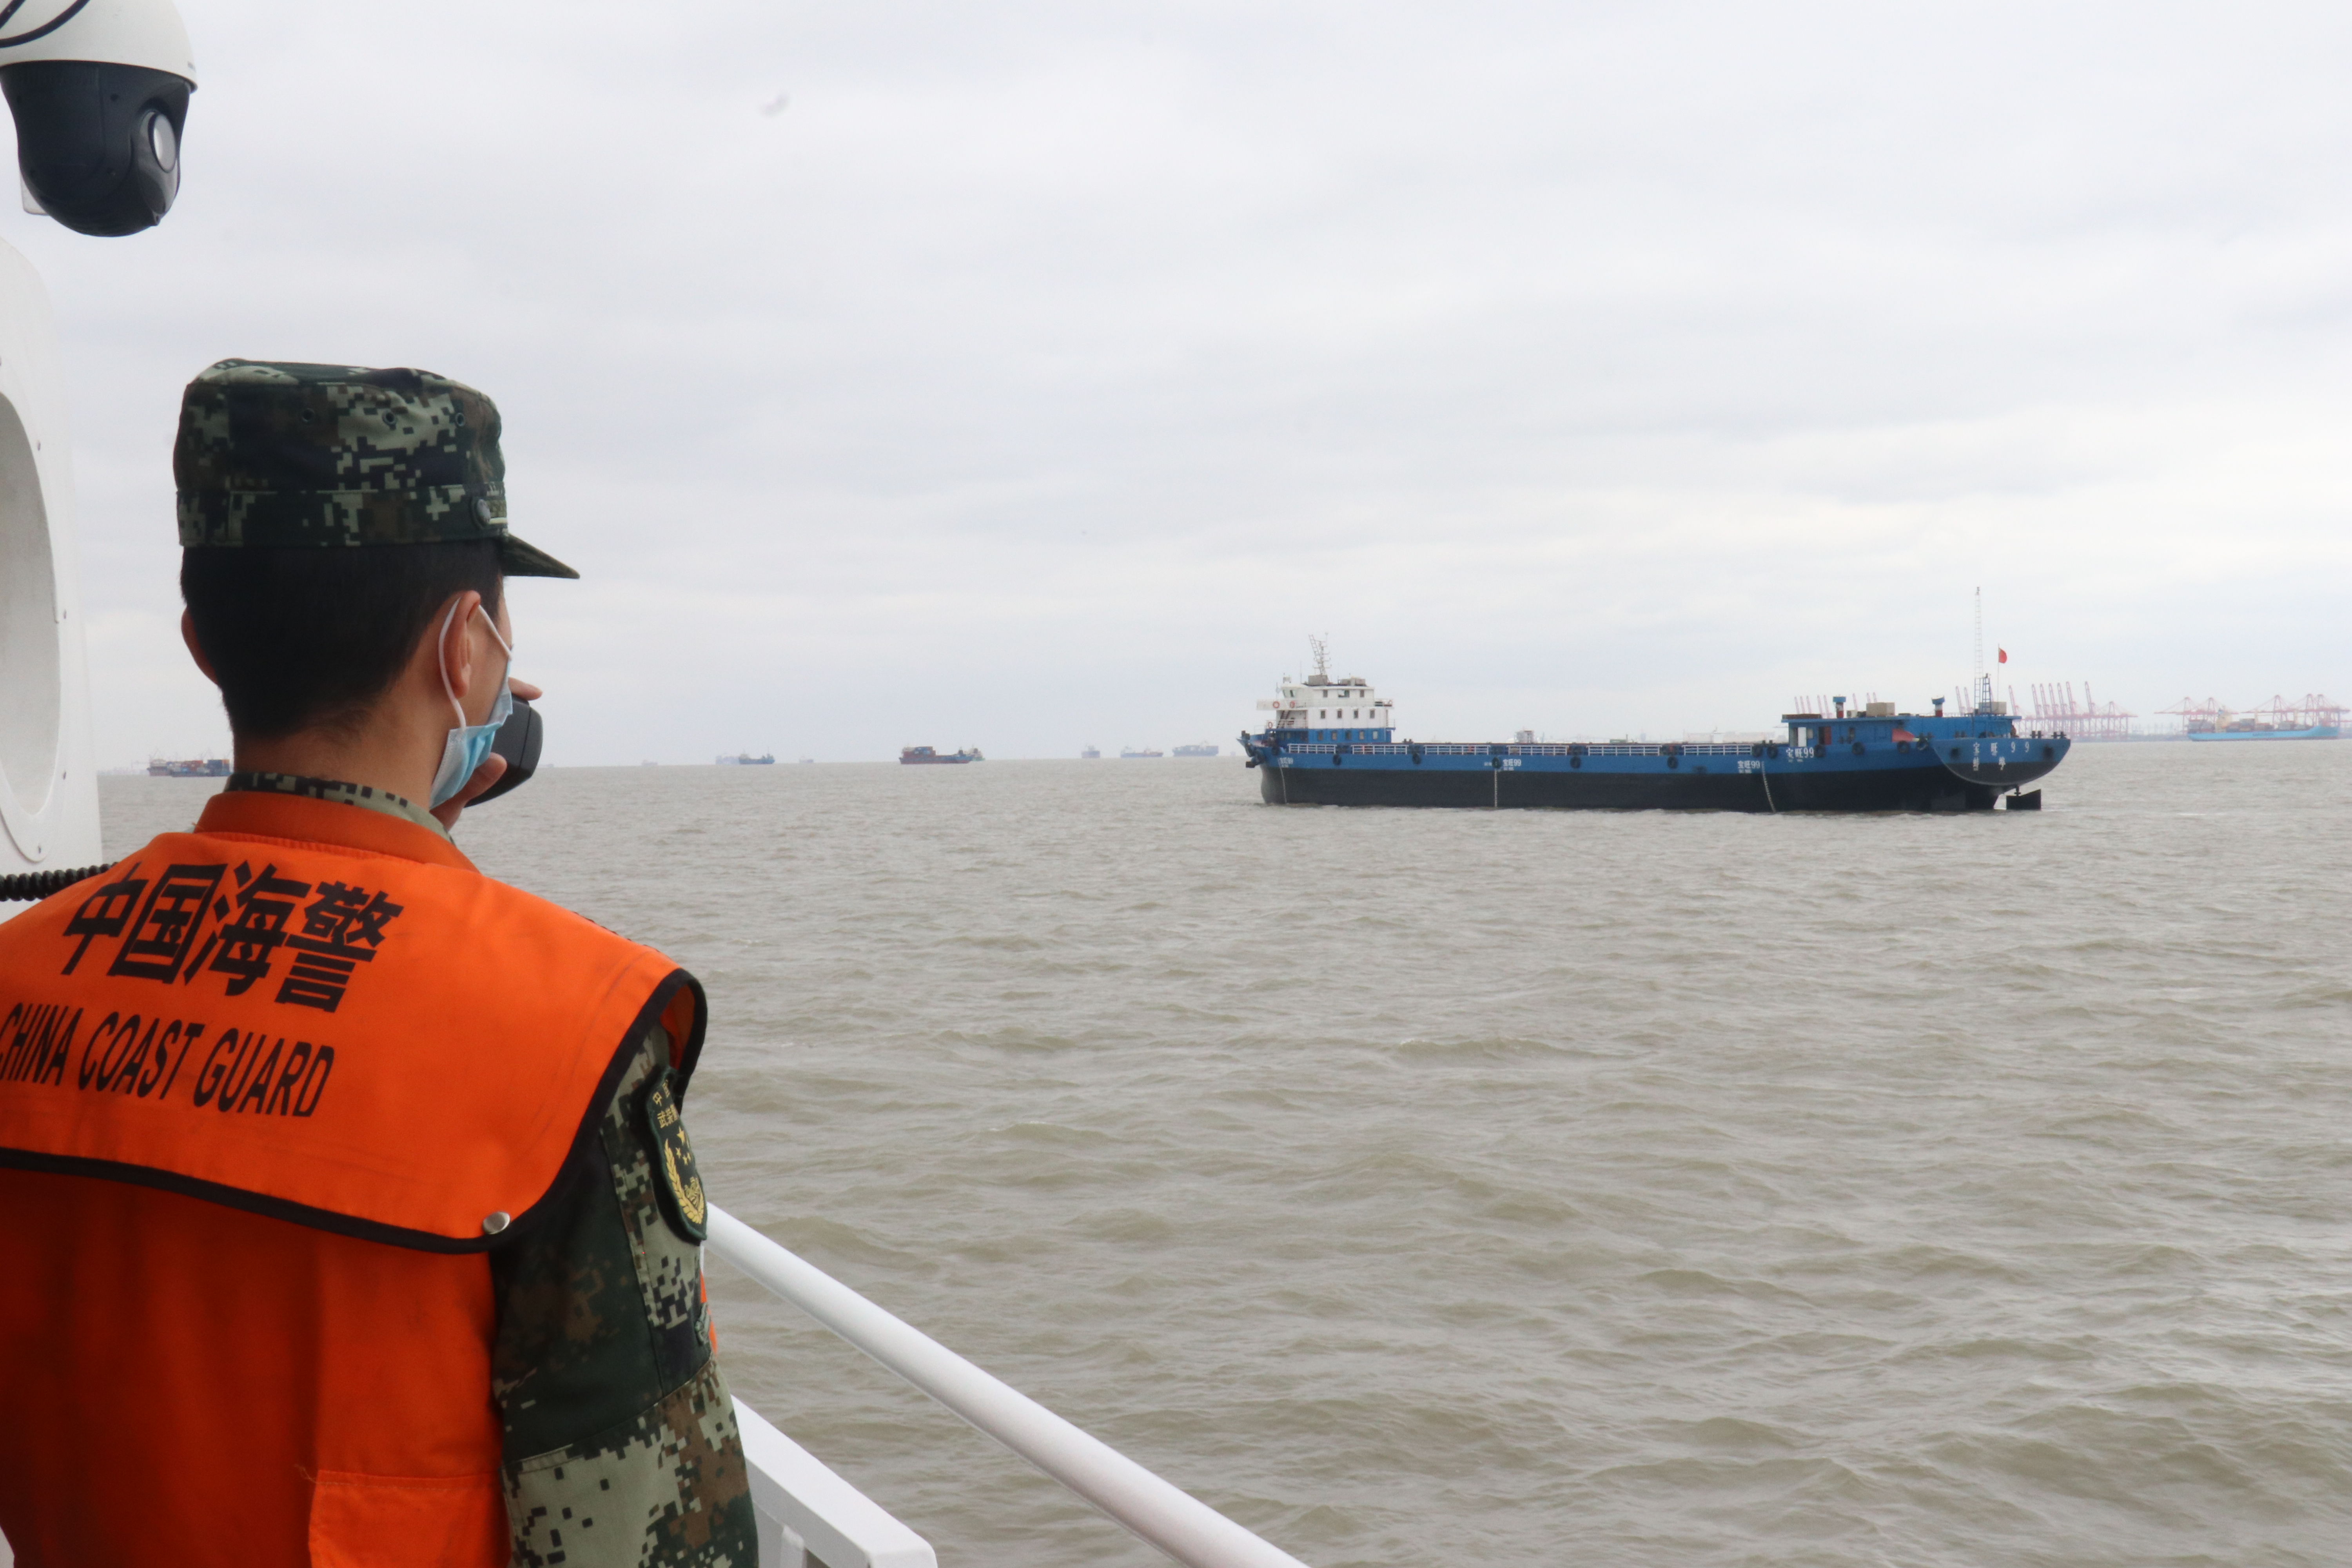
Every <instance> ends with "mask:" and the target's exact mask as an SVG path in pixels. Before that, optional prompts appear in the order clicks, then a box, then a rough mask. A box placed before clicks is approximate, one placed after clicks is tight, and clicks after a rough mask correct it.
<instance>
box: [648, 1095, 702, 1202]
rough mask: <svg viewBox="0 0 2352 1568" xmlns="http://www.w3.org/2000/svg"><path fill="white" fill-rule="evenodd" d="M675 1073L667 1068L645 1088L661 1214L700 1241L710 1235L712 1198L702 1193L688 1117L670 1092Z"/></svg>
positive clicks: (700, 1177)
mask: <svg viewBox="0 0 2352 1568" xmlns="http://www.w3.org/2000/svg"><path fill="white" fill-rule="evenodd" d="M676 1076H677V1075H676V1073H675V1072H673V1071H671V1070H670V1069H667V1068H665V1069H664V1070H663V1071H662V1072H661V1074H660V1075H659V1076H658V1077H656V1079H654V1080H653V1085H652V1087H651V1088H649V1089H646V1099H645V1108H646V1132H648V1133H649V1134H651V1135H652V1137H653V1142H654V1169H655V1170H656V1172H658V1173H660V1176H661V1195H662V1214H663V1215H664V1217H666V1218H667V1220H668V1221H669V1223H670V1228H671V1229H673V1230H675V1231H677V1233H678V1235H680V1236H682V1237H686V1239H687V1240H688V1241H693V1242H699V1241H701V1240H702V1238H703V1237H706V1236H708V1235H709V1234H710V1200H709V1198H707V1197H705V1196H704V1195H703V1192H702V1175H701V1173H700V1172H698V1171H697V1170H696V1169H695V1168H694V1145H693V1144H691V1143H689V1142H687V1141H686V1120H685V1118H683V1117H681V1116H680V1115H679V1114H678V1110H677V1096H676V1095H674V1094H672V1093H671V1092H670V1088H669V1086H670V1080H671V1079H673V1078H675V1077H676Z"/></svg>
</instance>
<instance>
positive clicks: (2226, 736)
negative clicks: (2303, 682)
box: [2187, 724, 2344, 741]
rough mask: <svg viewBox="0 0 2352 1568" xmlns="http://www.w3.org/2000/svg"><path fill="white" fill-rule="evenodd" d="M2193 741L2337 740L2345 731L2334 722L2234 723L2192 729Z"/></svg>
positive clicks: (2190, 736) (2190, 735)
mask: <svg viewBox="0 0 2352 1568" xmlns="http://www.w3.org/2000/svg"><path fill="white" fill-rule="evenodd" d="M2187 733H2188V736H2189V739H2190V740H2192V741H2335V740H2340V739H2341V738H2342V737H2343V734H2344V731H2342V730H2340V729H2338V728H2337V727H2336V726H2335V725H2333V724H2305V725H2304V726H2303V727H2302V728H2300V729H2296V730H2282V729H2280V728H2278V727H2277V726H2276V725H2274V724H2232V725H2231V726H2230V727H2229V728H2228V729H2226V730H2190V731H2187Z"/></svg>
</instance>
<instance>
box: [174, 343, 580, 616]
mask: <svg viewBox="0 0 2352 1568" xmlns="http://www.w3.org/2000/svg"><path fill="white" fill-rule="evenodd" d="M172 476H173V479H175V480H176V481H177V482H178V484H179V487H180V542H181V544H182V545H184V546H186V547H188V548H190V549H195V548H224V547H239V546H262V545H306V544H322V545H323V544H434V543H440V542H448V541H457V540H466V539H488V540H492V541H495V542H497V544H498V547H499V564H500V565H502V566H503V567H504V568H505V569H506V572H507V574H508V575H509V576H511V577H577V576H579V575H580V574H579V573H577V572H574V571H573V570H572V568H571V567H569V566H566V565H565V564H564V563H562V562H561V561H558V560H557V559H555V557H553V556H552V555H550V554H548V553H546V552H544V551H541V550H538V549H534V548H533V547H532V546H530V545H528V544H525V543H524V542H522V541H521V540H520V539H517V538H516V537H515V536H514V535H513V534H511V533H509V532H508V531H507V487H506V459H505V458H501V457H500V456H499V409H498V405H496V404H494V403H492V402H491V401H490V400H489V399H488V398H487V397H485V396H483V395H481V394H480V393H478V392H477V391H475V390H474V389H473V388H472V387H470V386H467V385H466V384H463V383H462V382H456V381H451V380H450V379H449V378H448V377H447V376H445V375H436V374H433V373H432V372H431V371H429V370H368V369H365V368H363V367H357V366H351V365H340V364H265V363H259V362H257V361H254V360H241V359H225V360H223V361H221V362H220V363H218V364H216V365H214V366H213V367H212V368H211V369H209V370H207V371H205V373H204V374H202V375H199V376H198V377H196V379H195V380H194V381H192V382H190V383H188V389H187V391H186V393H185V394H184V395H182V397H181V400H180V437H179V440H178V441H177V443H175V444H174V445H173V448H172Z"/></svg>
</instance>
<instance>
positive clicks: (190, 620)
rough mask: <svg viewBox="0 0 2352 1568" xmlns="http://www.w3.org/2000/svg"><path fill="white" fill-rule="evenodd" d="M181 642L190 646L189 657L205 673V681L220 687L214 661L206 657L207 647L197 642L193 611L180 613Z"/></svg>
mask: <svg viewBox="0 0 2352 1568" xmlns="http://www.w3.org/2000/svg"><path fill="white" fill-rule="evenodd" d="M180 640H181V641H182V642H184V643H186V644H187V645H188V657H189V658H193V659H194V660H195V661H196V668H198V669H201V670H203V671H204V672H205V679H206V680H209V681H211V682H212V683H213V684H214V685H215V686H218V685H219V684H220V677H219V676H217V675H215V674H214V673H213V661H212V660H211V659H208V658H205V645H204V644H202V643H200V642H198V641H197V640H196V617H195V615H194V612H192V611H188V610H182V611H181V612H180Z"/></svg>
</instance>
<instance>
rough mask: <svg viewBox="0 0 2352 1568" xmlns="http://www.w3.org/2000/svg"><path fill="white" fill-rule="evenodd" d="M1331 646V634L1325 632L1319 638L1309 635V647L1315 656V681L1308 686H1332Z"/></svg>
mask: <svg viewBox="0 0 2352 1568" xmlns="http://www.w3.org/2000/svg"><path fill="white" fill-rule="evenodd" d="M1330 645H1331V634H1330V633H1329V632H1325V633H1323V634H1322V635H1321V636H1319V637H1318V636H1315V635H1313V634H1311V633H1310V634H1309V635H1308V637H1307V647H1308V648H1309V649H1310V650H1311V651H1312V652H1313V653H1314V655H1315V679H1313V680H1312V681H1310V682H1309V683H1308V684H1310V685H1314V686H1328V685H1330V684H1331V658H1330Z"/></svg>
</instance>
